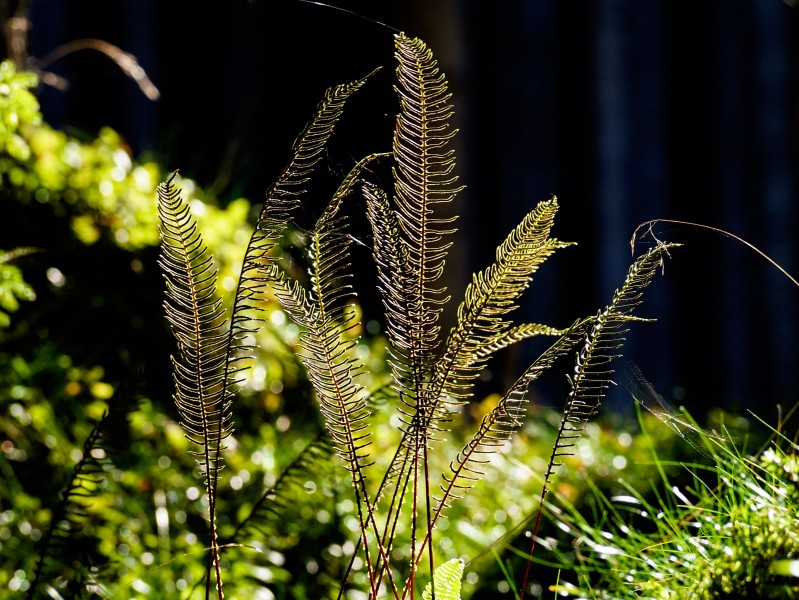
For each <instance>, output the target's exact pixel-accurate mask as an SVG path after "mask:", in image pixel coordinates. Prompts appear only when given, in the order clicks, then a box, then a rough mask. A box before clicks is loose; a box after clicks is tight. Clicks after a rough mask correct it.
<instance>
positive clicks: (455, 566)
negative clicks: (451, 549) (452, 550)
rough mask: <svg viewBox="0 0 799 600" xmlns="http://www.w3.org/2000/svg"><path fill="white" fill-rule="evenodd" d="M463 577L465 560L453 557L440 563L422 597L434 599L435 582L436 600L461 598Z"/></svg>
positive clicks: (459, 599) (457, 599) (456, 599)
mask: <svg viewBox="0 0 799 600" xmlns="http://www.w3.org/2000/svg"><path fill="white" fill-rule="evenodd" d="M462 577H463V561H462V560H461V559H460V558H453V559H452V560H449V561H447V562H445V563H444V564H443V565H440V566H439V567H438V568H437V569H436V571H435V573H433V581H432V582H430V583H428V584H427V585H426V586H425V588H424V592H422V598H423V599H424V600H432V599H433V584H434V583H435V588H436V589H435V593H436V600H461V578H462Z"/></svg>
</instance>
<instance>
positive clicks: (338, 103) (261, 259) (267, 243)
mask: <svg viewBox="0 0 799 600" xmlns="http://www.w3.org/2000/svg"><path fill="white" fill-rule="evenodd" d="M378 70H379V69H375V70H374V71H372V72H371V73H369V74H368V75H367V76H366V77H363V78H362V79H358V80H356V81H353V82H352V83H348V84H343V85H337V86H334V87H332V88H330V89H329V90H327V91H326V92H325V95H324V98H323V99H322V100H321V101H320V102H319V104H318V106H317V108H316V112H315V113H314V116H313V117H312V118H311V120H310V121H309V122H308V124H307V125H306V126H305V129H304V130H303V131H302V133H300V135H299V136H298V137H297V139H296V140H295V142H294V146H293V148H292V151H291V158H290V160H289V162H288V164H287V165H286V167H285V168H284V169H283V171H282V172H281V174H280V175H279V176H278V178H277V179H276V180H275V181H274V182H273V183H272V184H271V185H270V187H269V189H268V190H267V193H266V200H265V202H264V205H263V208H262V209H261V212H260V214H259V215H258V219H257V221H256V224H255V229H254V231H253V234H252V236H251V237H250V240H249V242H248V243H247V248H246V250H245V253H244V261H243V263H242V268H241V275H240V277H239V283H238V287H237V289H236V293H235V296H234V301H233V311H232V313H231V327H230V330H229V334H228V346H229V348H230V353H229V354H230V356H229V360H228V367H227V372H226V374H225V388H226V390H231V391H232V390H233V389H234V388H235V387H236V384H237V383H238V380H237V377H238V369H237V368H236V367H235V363H236V362H238V361H239V360H241V359H243V358H246V357H247V353H248V351H249V350H250V349H251V348H250V346H248V345H247V344H246V343H245V340H246V339H247V337H248V334H251V333H254V331H255V330H254V329H253V327H252V326H251V325H250V323H251V321H253V319H254V316H255V314H256V313H257V312H258V311H259V310H260V308H259V301H260V300H262V299H263V293H264V290H265V288H266V287H268V285H269V283H270V281H269V277H268V275H269V272H270V271H269V269H268V268H267V266H266V265H267V264H268V263H269V262H273V261H274V258H273V257H271V255H270V253H271V252H272V251H273V249H274V248H275V246H276V245H277V243H278V241H279V240H280V238H281V236H282V235H283V233H284V232H285V229H286V227H287V226H288V224H289V222H290V220H291V217H292V214H293V212H294V211H295V210H296V209H297V208H299V206H300V199H301V198H302V196H303V194H304V193H305V189H304V186H305V184H306V183H307V181H308V179H309V177H310V175H311V173H312V171H313V169H314V167H315V166H316V165H317V163H318V162H319V161H320V160H321V158H322V154H323V150H324V148H325V146H326V145H327V143H328V141H329V139H330V136H331V135H332V134H333V131H334V129H335V126H336V124H337V123H338V121H339V119H340V118H341V115H342V113H343V111H344V106H345V104H346V102H347V100H348V99H349V98H350V96H352V95H353V94H354V93H355V92H356V91H358V90H359V89H360V88H361V87H363V85H364V83H366V81H367V79H369V77H371V76H372V75H374V73H376V72H377V71H378Z"/></svg>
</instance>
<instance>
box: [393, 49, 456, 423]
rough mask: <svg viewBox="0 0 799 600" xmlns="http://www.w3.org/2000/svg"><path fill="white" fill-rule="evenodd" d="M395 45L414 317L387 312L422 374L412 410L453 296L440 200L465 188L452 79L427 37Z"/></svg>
mask: <svg viewBox="0 0 799 600" xmlns="http://www.w3.org/2000/svg"><path fill="white" fill-rule="evenodd" d="M395 49H396V52H395V56H396V58H397V61H398V66H397V80H398V85H397V86H396V87H395V89H396V90H397V93H398V95H399V100H400V113H399V115H398V116H397V124H396V129H395V133H394V160H395V161H396V166H395V168H394V179H395V186H394V190H395V202H396V208H397V222H398V224H399V230H400V233H401V235H402V240H403V244H404V246H405V249H406V252H407V256H408V263H409V264H408V267H409V268H408V276H409V277H410V281H409V282H407V286H406V289H401V290H399V293H401V294H403V295H405V304H406V307H407V312H408V314H409V319H410V320H409V321H407V322H406V321H405V320H404V319H405V315H404V314H402V313H395V312H393V311H389V313H388V314H387V315H386V318H387V320H388V321H394V325H393V326H394V329H395V330H396V331H397V332H399V333H401V335H402V341H401V342H400V345H399V348H397V349H400V350H402V351H404V352H405V353H406V357H405V358H406V363H407V364H408V365H409V367H410V369H411V371H412V373H413V377H414V379H415V382H414V388H413V389H410V390H406V392H407V394H408V395H409V396H410V397H411V400H410V401H411V402H415V403H416V405H417V406H414V407H412V410H417V409H422V410H424V407H423V405H424V404H425V402H428V401H429V400H427V399H425V398H424V396H425V394H426V392H427V389H426V388H427V383H426V382H425V379H428V378H429V373H430V370H431V368H432V364H433V363H434V361H435V358H436V356H435V355H436V351H437V348H438V345H439V343H440V340H439V332H440V326H439V325H438V320H439V315H440V313H441V310H442V305H443V304H444V303H445V302H446V301H447V299H448V296H447V294H446V289H445V288H444V287H443V286H442V284H441V282H440V279H441V274H442V272H443V270H444V259H445V257H446V253H447V249H448V248H449V247H450V245H451V243H450V242H448V241H447V237H448V236H449V235H450V234H451V233H453V232H454V229H453V221H454V217H452V218H449V217H442V216H440V205H442V204H446V203H449V202H451V201H452V200H453V199H454V197H455V195H456V194H457V192H458V191H459V190H460V188H459V187H457V186H456V183H457V177H456V176H455V175H453V174H452V171H453V169H454V167H455V151H454V150H453V149H452V148H450V147H449V146H450V143H451V140H452V138H453V136H454V135H455V133H456V130H454V129H451V128H450V126H449V118H450V117H451V116H452V106H451V105H450V103H449V101H450V96H451V94H450V93H449V92H448V91H447V82H446V80H445V78H444V75H443V73H441V72H440V71H439V69H438V63H437V61H436V60H435V59H434V58H433V55H432V53H431V52H430V50H429V49H428V48H427V46H426V45H425V44H424V42H422V41H421V40H419V39H418V38H408V37H406V36H405V35H404V34H399V35H398V36H396V39H395ZM397 283H398V284H400V285H403V284H405V283H406V282H404V281H398V282H397ZM405 348H407V350H405Z"/></svg>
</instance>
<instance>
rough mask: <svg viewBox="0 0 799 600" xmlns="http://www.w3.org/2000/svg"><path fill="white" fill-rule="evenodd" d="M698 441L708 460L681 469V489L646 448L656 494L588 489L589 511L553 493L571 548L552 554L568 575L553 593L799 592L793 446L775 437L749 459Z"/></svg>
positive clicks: (798, 503) (798, 498) (617, 597)
mask: <svg viewBox="0 0 799 600" xmlns="http://www.w3.org/2000/svg"><path fill="white" fill-rule="evenodd" d="M698 437H700V438H701V439H702V442H703V444H704V446H705V449H706V451H707V454H709V455H710V456H711V457H712V462H711V463H710V464H709V465H701V464H694V465H693V466H687V465H685V466H683V467H682V469H683V470H685V469H688V470H689V473H690V475H691V476H692V479H691V481H690V483H688V484H686V485H679V484H678V483H677V482H675V481H674V479H675V475H672V476H669V475H667V473H666V469H667V468H668V467H669V466H670V463H669V462H667V461H665V460H663V459H662V458H661V457H660V456H659V455H658V453H657V452H653V458H654V462H655V464H656V465H657V466H658V468H659V469H660V471H661V473H660V481H659V482H657V481H656V482H655V483H653V491H654V494H655V496H654V498H648V497H647V496H645V495H644V494H643V493H642V492H641V491H637V490H635V488H633V487H632V486H630V485H629V484H627V485H626V490H625V491H624V492H623V493H618V494H616V495H613V496H608V495H606V494H605V493H602V492H600V491H599V490H595V492H594V500H593V502H592V503H591V505H592V510H591V511H590V516H587V515H586V514H584V513H582V512H581V511H578V510H576V509H575V507H574V505H573V504H572V503H570V502H568V501H566V500H565V499H564V498H562V497H559V498H558V499H557V501H556V502H555V503H554V504H553V506H552V518H553V519H555V520H556V521H557V522H558V523H559V525H560V527H561V528H562V529H563V530H566V531H568V532H569V533H570V535H571V536H573V544H574V545H573V548H572V549H571V550H568V549H567V547H566V546H565V545H564V546H556V548H555V551H556V554H557V555H559V556H560V562H561V566H562V567H563V568H564V569H567V570H569V571H573V574H574V575H573V576H574V577H576V582H575V583H566V584H562V585H561V586H560V587H559V588H558V590H559V592H560V593H561V594H563V595H569V596H576V597H591V598H603V599H609V600H610V599H614V600H622V599H624V598H651V599H666V598H698V599H702V600H713V599H719V598H796V597H797V596H798V595H799V579H798V578H797V577H796V574H795V572H794V571H791V565H792V564H795V560H796V557H797V556H799V554H798V553H799V534H797V532H799V486H798V485H797V482H799V461H797V459H796V450H797V449H798V448H797V446H796V445H795V444H793V443H791V442H790V441H789V440H787V439H784V438H783V439H782V440H781V441H780V442H779V443H776V444H771V445H770V446H769V447H768V449H767V450H766V451H764V452H762V453H760V454H758V455H756V456H754V457H749V456H746V455H744V454H741V453H739V452H738V451H737V450H736V449H735V448H729V447H727V446H724V445H721V444H719V442H717V441H716V440H715V439H713V438H709V437H707V436H704V435H700V436H698ZM785 446H787V447H788V451H787V452H786V450H785V449H784V447H785ZM554 543H555V542H554V540H553V539H550V540H548V545H553V544H554ZM564 578H565V579H567V580H568V579H569V577H568V575H566V576H565V577H564Z"/></svg>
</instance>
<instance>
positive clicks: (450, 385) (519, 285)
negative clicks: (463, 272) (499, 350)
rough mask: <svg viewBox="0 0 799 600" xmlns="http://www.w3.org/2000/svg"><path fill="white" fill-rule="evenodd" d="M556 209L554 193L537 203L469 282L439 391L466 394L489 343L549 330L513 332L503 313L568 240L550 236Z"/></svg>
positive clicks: (442, 366)
mask: <svg viewBox="0 0 799 600" xmlns="http://www.w3.org/2000/svg"><path fill="white" fill-rule="evenodd" d="M557 210H558V204H557V200H556V199H555V198H552V199H551V200H548V201H546V202H541V203H539V204H538V206H536V207H535V209H534V210H533V211H531V212H530V213H529V214H527V216H526V217H525V218H524V219H523V220H522V222H521V223H519V225H518V226H517V227H516V228H515V229H514V230H513V231H512V232H511V233H510V234H509V235H508V237H507V238H505V241H504V242H503V243H502V244H501V245H500V246H499V247H498V248H497V255H496V262H495V263H494V264H493V265H491V266H490V267H488V268H487V269H486V270H484V271H482V272H480V273H477V274H476V275H474V276H473V278H472V282H471V283H470V284H469V286H468V287H467V288H466V295H465V298H464V300H463V302H462V303H461V305H460V307H459V308H458V322H457V325H456V326H455V327H454V328H453V329H452V331H451V332H450V335H449V336H448V338H447V343H446V351H445V353H444V358H443V359H442V360H441V361H440V362H439V363H438V368H437V370H436V374H435V380H436V383H437V384H438V385H440V386H441V390H440V392H439V393H440V394H441V395H442V396H443V397H445V398H447V399H448V400H447V401H448V402H452V401H453V400H457V399H462V398H465V397H467V396H468V394H469V388H470V384H471V382H472V381H473V380H474V379H475V378H476V377H477V376H478V375H479V373H480V370H481V369H482V368H483V366H484V365H485V361H486V359H487V357H488V356H489V354H487V352H486V350H487V349H489V348H493V347H502V346H504V345H507V344H509V343H511V341H512V340H515V339H517V338H519V339H521V338H523V337H526V336H527V334H533V333H539V332H540V331H546V330H545V329H544V330H536V329H534V328H532V329H531V328H530V327H529V326H528V327H526V328H522V329H516V330H515V331H514V332H513V333H511V326H512V323H511V322H510V321H508V320H506V319H504V318H503V317H504V316H505V315H507V314H508V313H509V312H510V311H512V310H513V309H515V308H516V306H517V301H518V299H519V297H520V296H521V294H522V292H524V290H525V289H527V287H528V286H529V284H530V281H531V280H532V278H533V275H534V274H535V272H536V271H537V270H538V267H539V266H540V265H541V264H542V263H543V262H544V261H545V260H546V259H547V258H548V257H549V256H550V255H552V253H553V252H555V251H556V250H558V249H560V248H564V247H566V246H568V245H570V244H568V243H565V242H560V241H558V240H556V239H553V238H550V237H549V233H550V230H551V229H552V224H553V221H554V218H555V214H556V213H557ZM550 332H551V330H550Z"/></svg>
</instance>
